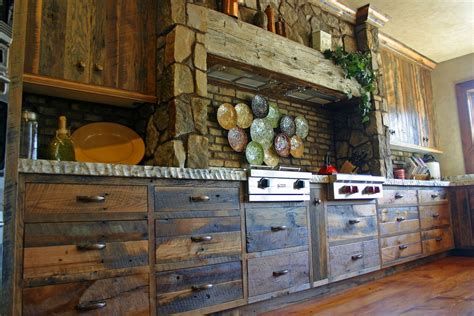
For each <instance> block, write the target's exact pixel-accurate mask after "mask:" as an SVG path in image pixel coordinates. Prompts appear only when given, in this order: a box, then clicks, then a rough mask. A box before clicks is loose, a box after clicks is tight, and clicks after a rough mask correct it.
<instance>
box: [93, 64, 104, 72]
mask: <svg viewBox="0 0 474 316" xmlns="http://www.w3.org/2000/svg"><path fill="white" fill-rule="evenodd" d="M94 69H95V71H103V70H104V66H103V65H102V64H95V65H94Z"/></svg>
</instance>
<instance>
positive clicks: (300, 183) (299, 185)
mask: <svg viewBox="0 0 474 316" xmlns="http://www.w3.org/2000/svg"><path fill="white" fill-rule="evenodd" d="M305 186H306V184H305V183H304V180H300V179H298V180H296V181H295V184H294V187H295V189H297V190H300V189H304V187H305Z"/></svg>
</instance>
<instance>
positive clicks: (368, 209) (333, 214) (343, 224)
mask: <svg viewBox="0 0 474 316" xmlns="http://www.w3.org/2000/svg"><path fill="white" fill-rule="evenodd" d="M376 235H377V216H376V207H375V204H368V205H351V204H345V205H328V206H327V237H328V241H329V242H330V243H332V242H348V241H351V240H353V239H356V238H366V237H372V236H376Z"/></svg>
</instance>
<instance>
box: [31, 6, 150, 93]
mask: <svg viewBox="0 0 474 316" xmlns="http://www.w3.org/2000/svg"><path fill="white" fill-rule="evenodd" d="M156 6H157V4H156V1H155V0H144V1H118V0H104V1H90V0H71V1H63V0H29V13H28V25H27V30H28V32H27V40H26V43H27V45H26V48H25V49H26V50H27V51H28V54H26V60H25V67H24V71H25V73H26V76H25V83H26V84H25V86H26V89H27V90H28V89H29V88H33V92H34V90H35V89H34V87H35V84H36V86H38V85H41V82H43V84H44V85H48V84H53V83H56V84H59V85H60V87H61V86H63V87H64V88H68V89H69V88H71V89H73V88H74V85H71V83H80V84H86V85H88V86H87V87H89V89H90V92H93V91H95V90H94V89H95V88H98V87H103V88H112V89H117V90H124V91H129V92H134V93H137V96H139V95H138V94H142V95H150V96H153V95H155V90H156V89H155V87H156V80H155V72H156V71H155V69H156V67H155V55H156V52H155V50H156V31H155V28H156V26H155V24H156V14H155V11H156ZM54 79H56V80H54ZM76 87H77V89H76V90H80V89H81V88H84V86H83V85H78V86H76ZM100 91H101V90H99V91H96V92H98V93H97V94H99V95H100ZM102 91H103V92H104V93H105V91H109V90H102ZM47 92H48V90H46V91H45V93H47ZM96 98H97V97H96ZM98 99H99V100H100V98H98Z"/></svg>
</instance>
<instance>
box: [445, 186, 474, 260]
mask: <svg viewBox="0 0 474 316" xmlns="http://www.w3.org/2000/svg"><path fill="white" fill-rule="evenodd" d="M449 199H450V204H451V212H452V217H453V230H454V242H455V244H456V249H461V250H466V249H467V250H470V251H472V250H473V249H474V186H464V187H456V188H452V189H451V190H450V192H449Z"/></svg>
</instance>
